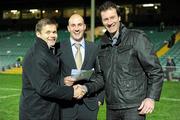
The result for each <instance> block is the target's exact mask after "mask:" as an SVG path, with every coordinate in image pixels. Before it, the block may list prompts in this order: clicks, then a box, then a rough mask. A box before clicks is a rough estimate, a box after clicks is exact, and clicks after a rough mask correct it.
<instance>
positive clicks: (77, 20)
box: [67, 15, 86, 41]
mask: <svg viewBox="0 0 180 120" xmlns="http://www.w3.org/2000/svg"><path fill="white" fill-rule="evenodd" d="M67 28H68V31H69V32H70V36H71V37H72V38H73V39H74V40H76V41H81V40H82V38H83V37H84V31H85V30H86V25H85V24H84V20H83V18H82V17H81V16H79V15H73V16H72V17H71V18H70V19H69V25H68V26H67Z"/></svg>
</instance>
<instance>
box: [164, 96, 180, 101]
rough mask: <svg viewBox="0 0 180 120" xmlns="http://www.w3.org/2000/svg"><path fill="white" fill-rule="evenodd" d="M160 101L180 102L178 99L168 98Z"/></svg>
mask: <svg viewBox="0 0 180 120" xmlns="http://www.w3.org/2000/svg"><path fill="white" fill-rule="evenodd" d="M160 99H162V100H167V101H175V102H180V99H176V98H166V97H161V98H160Z"/></svg>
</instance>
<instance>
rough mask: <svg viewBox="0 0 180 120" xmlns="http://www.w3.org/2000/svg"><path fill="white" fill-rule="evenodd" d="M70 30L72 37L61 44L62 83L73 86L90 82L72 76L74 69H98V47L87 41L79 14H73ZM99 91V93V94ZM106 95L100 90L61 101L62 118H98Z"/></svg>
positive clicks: (89, 119) (66, 119)
mask: <svg viewBox="0 0 180 120" xmlns="http://www.w3.org/2000/svg"><path fill="white" fill-rule="evenodd" d="M67 28H68V31H69V32H70V39H69V40H64V41H63V42H61V44H60V51H59V54H60V62H61V64H60V69H61V78H62V81H61V82H62V84H64V85H65V86H72V85H77V84H81V85H83V84H85V83H88V82H90V81H89V79H82V80H80V81H74V80H75V79H73V78H72V77H71V71H72V69H77V70H92V69H96V67H95V62H96V56H97V50H98V47H97V45H96V44H95V43H92V42H87V41H85V38H84V32H85V30H86V25H85V23H84V20H83V18H82V17H81V16H80V15H79V14H73V15H72V16H71V17H70V18H69V21H68V26H67ZM77 44H78V45H79V46H80V48H79V50H80V56H81V57H80V58H79V59H80V63H77V61H76V56H77V55H76V54H77V51H78V49H77V48H76V47H77V46H76V45H77ZM98 93H99V94H98ZM103 97H104V95H103V92H102V91H99V92H97V93H95V94H92V95H90V96H84V97H83V99H80V100H77V99H74V100H71V101H70V102H69V101H64V102H61V103H62V104H61V107H62V120H96V119H97V113H98V109H99V105H100V104H102V103H103V100H104V98H103Z"/></svg>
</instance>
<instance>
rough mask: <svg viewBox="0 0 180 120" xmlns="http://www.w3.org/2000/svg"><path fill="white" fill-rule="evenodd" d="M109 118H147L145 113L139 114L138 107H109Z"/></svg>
mask: <svg viewBox="0 0 180 120" xmlns="http://www.w3.org/2000/svg"><path fill="white" fill-rule="evenodd" d="M106 118H107V120H145V119H146V116H145V115H139V111H138V108H137V107H135V108H127V109H107V114H106Z"/></svg>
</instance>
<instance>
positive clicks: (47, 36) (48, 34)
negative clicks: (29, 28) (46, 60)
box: [36, 24, 57, 48]
mask: <svg viewBox="0 0 180 120" xmlns="http://www.w3.org/2000/svg"><path fill="white" fill-rule="evenodd" d="M36 35H37V37H39V38H41V39H42V40H44V41H45V42H46V43H47V45H48V47H49V48H50V47H52V46H54V45H55V43H56V40H57V26H56V25H55V24H47V25H45V26H42V28H41V31H40V32H39V31H37V32H36Z"/></svg>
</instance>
